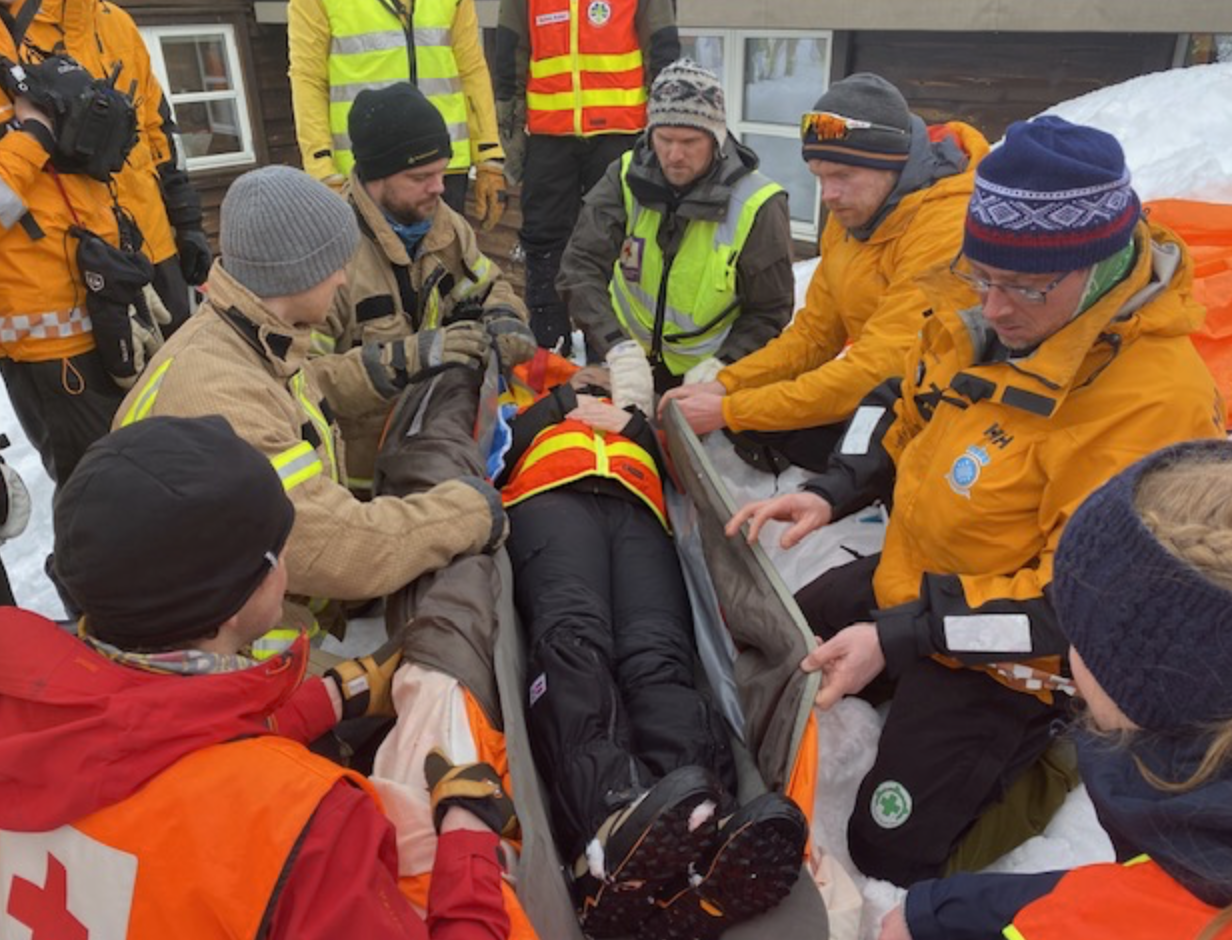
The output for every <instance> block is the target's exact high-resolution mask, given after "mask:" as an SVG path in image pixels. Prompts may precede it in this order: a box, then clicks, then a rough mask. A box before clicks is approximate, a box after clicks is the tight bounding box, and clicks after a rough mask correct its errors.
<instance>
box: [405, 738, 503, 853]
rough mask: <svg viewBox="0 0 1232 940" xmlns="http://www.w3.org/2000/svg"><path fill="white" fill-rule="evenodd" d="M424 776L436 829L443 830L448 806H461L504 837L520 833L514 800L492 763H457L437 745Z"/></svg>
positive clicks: (427, 758) (431, 753) (428, 761)
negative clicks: (443, 821)
mask: <svg viewBox="0 0 1232 940" xmlns="http://www.w3.org/2000/svg"><path fill="white" fill-rule="evenodd" d="M424 778H425V779H426V780H427V781H428V792H429V793H430V794H431V798H432V822H433V825H435V826H436V831H437V832H440V831H441V821H442V820H443V819H444V818H445V813H446V812H448V810H449V807H451V806H461V807H462V808H463V809H467V810H470V812H472V813H474V814H475V815H476V816H478V817H479V818H480V819H481V820H482V821H483V822H484V824H485V825H486V826H487V827H488V828H489V829H491V830H492V831H493V832H495V833H496V834H497V835H498V836H501V837H502V838H505V839H508V838H512V837H513V836H514V835H515V834H516V833H517V831H518V817H517V814H516V813H515V811H514V808H513V800H511V799H510V798H509V794H508V793H506V792H505V787H504V784H502V783H501V778H500V774H498V773H497V772H496V769H495V768H494V767H493V766H492V765H491V764H485V763H482V762H478V763H474V764H454V763H453V762H452V761H450V759H449V758H448V757H446V756H445V752H444V751H442V750H441V749H440V748H439V747H434V748H433V749H432V751H431V752H430V753H429V754H428V756H427V757H425V758H424Z"/></svg>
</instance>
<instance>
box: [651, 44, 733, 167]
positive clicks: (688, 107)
mask: <svg viewBox="0 0 1232 940" xmlns="http://www.w3.org/2000/svg"><path fill="white" fill-rule="evenodd" d="M656 127H695V128H697V129H698V130H702V131H706V132H707V133H708V134H709V135H710V136H711V137H713V138H714V142H715V144H716V145H718V146H719V147H720V148H721V147H722V146H723V143H724V141H726V140H727V104H726V101H725V99H724V98H723V85H722V83H721V82H720V81H719V77H718V76H717V75H715V74H714V72H712V71H710V70H709V69H705V68H702V67H701V66H700V65H698V64H697V63H696V62H694V61H693V60H692V59H687V58H686V59H677V60H676V61H675V62H673V63H672V64H671V65H669V66H667V67H666V68H664V69H663V71H662V72H660V73H659V74H658V76H657V77H656V78H655V80H654V83H653V84H652V85H651V86H650V101H649V102H648V104H647V105H646V130H647V132H650V131H652V130H654V129H655V128H656Z"/></svg>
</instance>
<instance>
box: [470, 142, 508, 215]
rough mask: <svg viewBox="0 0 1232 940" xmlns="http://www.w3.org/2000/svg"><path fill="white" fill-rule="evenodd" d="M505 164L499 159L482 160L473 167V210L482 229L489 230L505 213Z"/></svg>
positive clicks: (506, 196) (506, 199) (506, 194)
mask: <svg viewBox="0 0 1232 940" xmlns="http://www.w3.org/2000/svg"><path fill="white" fill-rule="evenodd" d="M508 201H509V194H508V193H506V192H505V166H504V163H503V161H500V160H484V161H483V163H481V164H479V166H477V167H475V211H476V212H478V213H479V218H480V220H481V221H482V222H483V230H484V231H485V232H490V231H492V229H494V228H496V224H497V223H498V222H499V221H500V220H501V216H502V215H504V214H505V203H506V202H508Z"/></svg>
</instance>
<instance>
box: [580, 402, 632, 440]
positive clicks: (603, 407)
mask: <svg viewBox="0 0 1232 940" xmlns="http://www.w3.org/2000/svg"><path fill="white" fill-rule="evenodd" d="M577 402H578V406H577V407H576V408H574V409H573V410H572V411H571V412H569V413H568V414H567V415H565V417H566V418H572V419H573V420H575V421H581V422H582V423H583V424H585V425H588V426H590V427H592V428H594V429H595V430H596V431H611V432H612V433H613V434H621V433H623V432H624V429H625V428H626V427H627V426H628V424H629V421H630V419H631V418H632V417H633V416H632V415H630V414H629V412H627V411H624V410H623V409H620V408H617V407H616V406H615V405H613V404H612V403H611V402H606V401H604V400H603V399H601V398H595V396H593V395H579V396H578V397H577Z"/></svg>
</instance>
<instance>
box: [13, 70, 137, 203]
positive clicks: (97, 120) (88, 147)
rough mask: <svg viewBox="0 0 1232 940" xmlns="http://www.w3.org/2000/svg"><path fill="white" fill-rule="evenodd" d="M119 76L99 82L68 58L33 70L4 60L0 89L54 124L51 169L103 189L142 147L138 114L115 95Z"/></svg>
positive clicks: (122, 97) (127, 100)
mask: <svg viewBox="0 0 1232 940" xmlns="http://www.w3.org/2000/svg"><path fill="white" fill-rule="evenodd" d="M116 74H118V72H117V73H116ZM116 74H113V75H112V76H111V78H110V79H100V78H95V77H94V76H93V75H91V74H90V73H89V72H88V71H86V70H85V69H84V68H83V67H82V66H81V65H79V64H78V63H77V61H76V60H75V59H73V58H72V57H71V56H67V55H58V54H57V55H50V56H48V57H47V58H45V59H44V60H43V61H42V62H38V63H36V64H30V65H23V64H18V63H14V62H11V61H9V60H7V59H5V60H0V83H2V84H3V85H4V90H5V91H6V92H8V94H9V96H10V97H16V96H17V95H21V96H24V97H25V98H26V99H27V100H28V101H29V102H30V103H31V104H32V105H34V106H35V107H36V108H38V109H39V110H40V111H42V112H43V113H44V114H46V115H47V117H48V118H50V119H51V124H52V136H53V137H54V138H55V149H54V150H53V151H52V154H51V165H52V166H53V167H55V168H56V169H57V170H59V171H60V172H61V173H80V174H84V175H86V176H90V177H93V178H94V179H96V180H99V181H100V182H104V183H105V182H107V181H108V180H109V179H110V178H111V176H112V175H113V174H115V173H118V172H119V171H120V169H121V168H122V167H123V166H124V161H125V159H127V157H128V154H129V152H130V151H131V150H132V149H133V147H134V146H136V143H137V112H136V109H135V108H134V107H133V101H132V99H131V98H130V97H129V96H128V95H125V94H122V93H121V92H119V91H117V90H116V89H115V87H114V82H115V77H116Z"/></svg>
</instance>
